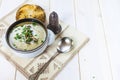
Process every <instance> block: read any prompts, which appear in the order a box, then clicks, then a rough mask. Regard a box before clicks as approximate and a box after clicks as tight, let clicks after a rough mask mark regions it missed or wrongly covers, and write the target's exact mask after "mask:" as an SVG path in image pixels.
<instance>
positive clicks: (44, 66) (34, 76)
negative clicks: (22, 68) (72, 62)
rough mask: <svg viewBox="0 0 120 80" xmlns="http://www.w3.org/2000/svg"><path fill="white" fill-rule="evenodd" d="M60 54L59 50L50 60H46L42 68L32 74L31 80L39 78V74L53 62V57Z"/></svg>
mask: <svg viewBox="0 0 120 80" xmlns="http://www.w3.org/2000/svg"><path fill="white" fill-rule="evenodd" d="M59 54H60V53H58V52H57V53H56V54H54V55H53V56H52V57H51V58H50V59H49V61H48V62H46V63H45V64H44V65H43V66H42V68H40V69H39V70H38V71H37V72H36V73H35V74H33V75H31V76H30V78H29V80H38V78H39V75H40V74H42V73H43V72H44V71H45V69H46V68H47V67H48V66H49V64H50V63H51V61H52V60H53V59H55V58H56V57H57V56H58V55H59Z"/></svg>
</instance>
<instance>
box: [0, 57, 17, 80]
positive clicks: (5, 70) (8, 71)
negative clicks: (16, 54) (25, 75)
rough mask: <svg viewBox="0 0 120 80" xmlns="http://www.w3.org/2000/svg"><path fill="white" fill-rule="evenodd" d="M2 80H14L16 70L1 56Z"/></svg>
mask: <svg viewBox="0 0 120 80" xmlns="http://www.w3.org/2000/svg"><path fill="white" fill-rule="evenodd" d="M0 73H1V75H0V80H14V75H15V68H14V66H13V65H11V64H10V63H9V62H8V61H7V60H5V58H4V57H2V56H1V55H0Z"/></svg>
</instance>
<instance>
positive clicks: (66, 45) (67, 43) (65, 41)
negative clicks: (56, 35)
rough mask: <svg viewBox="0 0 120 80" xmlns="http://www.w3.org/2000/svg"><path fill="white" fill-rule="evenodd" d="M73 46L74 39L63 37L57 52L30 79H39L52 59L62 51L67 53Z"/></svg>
mask: <svg viewBox="0 0 120 80" xmlns="http://www.w3.org/2000/svg"><path fill="white" fill-rule="evenodd" d="M72 46H73V40H72V39H71V38H69V37H63V38H62V39H61V40H60V41H59V42H58V46H57V53H56V54H55V55H53V56H52V57H51V58H50V60H49V61H48V62H47V63H45V64H44V66H43V67H42V68H41V69H40V70H38V71H37V72H36V73H35V74H33V75H31V76H30V78H29V80H38V78H39V75H40V74H41V73H42V72H44V71H45V69H46V68H47V67H48V66H49V64H50V63H51V61H52V60H53V59H55V58H56V57H57V56H58V55H59V54H61V53H67V52H69V51H70V50H71V49H72Z"/></svg>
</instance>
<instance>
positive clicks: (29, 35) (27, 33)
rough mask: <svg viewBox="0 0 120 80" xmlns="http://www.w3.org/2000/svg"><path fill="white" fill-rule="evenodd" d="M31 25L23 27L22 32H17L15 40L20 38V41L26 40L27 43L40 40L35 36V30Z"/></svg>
mask: <svg viewBox="0 0 120 80" xmlns="http://www.w3.org/2000/svg"><path fill="white" fill-rule="evenodd" d="M30 28H31V26H25V27H23V31H22V32H21V34H18V33H17V34H16V35H15V37H14V39H15V40H20V42H22V41H25V43H27V44H30V43H31V42H32V41H34V42H38V39H36V38H35V37H34V36H33V31H32V30H31V29H30Z"/></svg>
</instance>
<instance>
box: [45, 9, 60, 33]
mask: <svg viewBox="0 0 120 80" xmlns="http://www.w3.org/2000/svg"><path fill="white" fill-rule="evenodd" d="M47 28H48V29H50V30H52V31H53V32H54V33H55V34H58V33H60V32H61V30H62V28H61V25H60V24H59V18H58V15H57V13H56V12H54V11H53V12H52V13H51V14H50V16H49V24H48V26H47Z"/></svg>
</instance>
